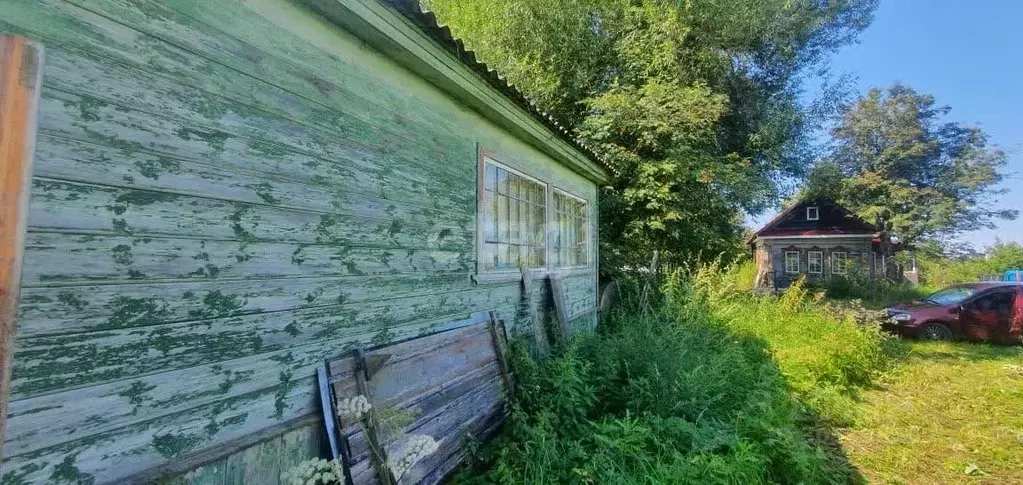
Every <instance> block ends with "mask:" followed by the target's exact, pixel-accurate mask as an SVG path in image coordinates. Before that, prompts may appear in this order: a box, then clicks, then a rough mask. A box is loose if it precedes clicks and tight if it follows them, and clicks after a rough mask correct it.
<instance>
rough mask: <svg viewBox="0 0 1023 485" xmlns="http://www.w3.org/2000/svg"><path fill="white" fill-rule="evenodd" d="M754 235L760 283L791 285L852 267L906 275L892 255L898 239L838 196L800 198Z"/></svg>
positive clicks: (859, 270)
mask: <svg viewBox="0 0 1023 485" xmlns="http://www.w3.org/2000/svg"><path fill="white" fill-rule="evenodd" d="M755 235H756V239H755V241H754V243H753V246H754V259H755V261H756V263H757V280H756V281H757V287H759V288H776V289H780V288H786V287H788V286H789V285H790V284H792V281H794V280H795V279H797V278H800V277H802V278H805V279H806V281H807V282H809V283H823V282H825V281H827V280H828V279H830V278H833V277H836V276H840V277H847V276H850V275H852V274H853V273H857V274H859V275H862V276H865V277H869V278H878V279H881V278H901V277H902V275H901V270H900V269H899V267H898V265H897V264H896V263H895V262H894V261H893V260H892V255H893V254H894V252H895V250H896V248H897V247H898V240H897V239H895V238H892V237H891V236H889V235H886V234H885V233H884V232H883V231H881V230H879V229H878V227H876V225H872V224H868V223H867V222H866V221H864V220H863V219H861V218H859V217H857V216H856V215H854V214H852V213H850V212H848V211H847V210H845V209H843V208H842V207H841V206H839V205H838V204H837V203H835V201H833V200H829V199H824V198H811V199H805V200H801V201H799V202H797V203H796V204H794V205H792V207H789V208H788V209H786V210H784V211H782V212H781V213H780V214H778V215H777V216H775V218H774V219H772V220H771V221H769V222H768V223H767V224H766V225H764V227H762V228H760V230H758V231H757V232H756V234H755Z"/></svg>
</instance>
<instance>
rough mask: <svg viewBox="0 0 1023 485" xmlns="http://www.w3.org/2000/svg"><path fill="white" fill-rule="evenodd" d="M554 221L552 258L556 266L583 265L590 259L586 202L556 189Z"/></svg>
mask: <svg viewBox="0 0 1023 485" xmlns="http://www.w3.org/2000/svg"><path fill="white" fill-rule="evenodd" d="M553 204H554V207H553V209H554V210H553V212H552V223H553V229H554V236H553V237H554V240H553V241H552V244H551V258H552V259H553V260H554V266H555V267H565V266H582V265H585V264H587V263H588V262H589V261H588V259H589V252H588V249H587V241H588V239H587V232H586V227H587V220H586V216H587V212H586V209H587V207H586V202H585V201H583V200H582V199H578V198H576V197H574V196H571V195H569V194H566V193H564V192H561V191H560V190H555V191H554V200H553Z"/></svg>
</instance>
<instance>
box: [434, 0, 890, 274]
mask: <svg viewBox="0 0 1023 485" xmlns="http://www.w3.org/2000/svg"><path fill="white" fill-rule="evenodd" d="M425 3H426V4H427V6H428V7H429V8H431V9H433V10H434V11H436V12H437V14H438V16H439V17H440V19H441V20H442V21H443V22H444V23H446V24H448V25H450V26H451V28H452V30H453V31H454V32H455V34H456V35H457V36H458V37H460V38H462V39H464V40H465V41H466V42H467V44H468V45H469V47H470V48H472V49H475V50H476V51H477V52H478V53H479V54H480V55H481V57H482V58H483V59H484V60H485V61H486V62H487V63H488V64H490V65H491V66H492V67H495V68H496V69H498V70H499V71H501V72H502V73H504V74H505V75H507V76H508V79H509V81H510V82H512V84H514V85H516V86H518V87H519V88H520V89H522V90H523V91H524V92H525V93H526V94H527V95H528V96H530V98H531V99H533V100H534V101H535V102H536V103H538V105H540V106H541V107H543V108H544V109H546V110H547V111H549V112H550V113H552V114H553V115H554V116H555V117H556V118H558V119H559V120H560V121H562V122H563V123H564V124H566V125H567V126H569V127H570V129H572V130H573V131H574V132H576V133H577V134H578V136H579V137H580V138H582V139H583V140H584V141H586V142H587V143H588V144H589V145H591V146H592V147H594V148H595V149H596V150H597V151H598V152H600V153H602V154H603V155H604V156H605V157H606V159H607V160H608V161H609V162H610V163H612V164H613V165H615V166H616V167H617V168H618V169H619V170H620V171H621V176H620V177H617V178H616V180H615V181H614V183H613V184H612V186H611V187H609V188H607V189H606V190H605V192H604V193H603V194H602V197H601V218H600V220H601V256H602V258H604V261H603V262H602V264H601V267H602V269H608V268H616V267H623V266H636V265H640V264H643V263H645V262H646V261H648V260H649V258H650V255H651V253H652V252H653V250H659V251H661V253H662V255H663V257H664V259H662V260H666V261H669V262H670V261H672V260H684V259H690V258H692V257H693V256H694V255H697V254H703V255H704V257H707V258H713V257H716V255H717V254H718V253H720V252H722V251H729V250H735V249H737V248H738V240H739V235H740V233H741V227H740V225H739V221H740V214H741V211H750V212H757V211H760V210H762V209H764V208H765V207H766V206H768V205H769V204H770V203H772V202H773V200H774V199H775V198H776V197H777V181H778V180H781V179H782V178H785V177H793V176H797V177H798V176H802V175H804V174H805V172H806V169H807V167H808V166H809V164H810V161H811V160H812V155H813V153H812V152H811V151H810V150H808V149H807V147H809V146H810V145H811V143H809V141H808V137H807V135H808V133H809V131H810V129H811V128H813V127H814V121H813V119H812V114H813V113H812V111H811V110H808V109H807V108H806V107H804V106H802V105H801V104H800V102H799V100H798V96H799V86H800V80H801V79H802V78H803V76H804V75H806V74H807V73H809V72H811V70H812V69H814V68H816V67H819V66H820V65H821V62H822V61H823V59H824V58H825V56H826V55H827V54H828V53H829V52H831V51H832V50H833V49H835V48H837V47H838V46H841V45H844V44H847V43H849V42H851V41H852V40H853V39H854V37H855V35H856V34H857V33H858V32H859V31H860V30H862V29H863V28H864V27H865V26H866V25H867V24H868V23H869V21H870V18H871V15H872V13H873V10H874V8H875V6H876V0H725V1H717V2H689V1H682V0H678V1H665V0H562V1H556V2H552V1H549V0H427V1H426V2H425Z"/></svg>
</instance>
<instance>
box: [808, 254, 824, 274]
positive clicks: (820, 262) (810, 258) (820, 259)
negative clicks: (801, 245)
mask: <svg viewBox="0 0 1023 485" xmlns="http://www.w3.org/2000/svg"><path fill="white" fill-rule="evenodd" d="M814 255H817V271H814V267H813V265H814V261H813V256H814ZM806 272H807V273H808V274H824V251H807V252H806Z"/></svg>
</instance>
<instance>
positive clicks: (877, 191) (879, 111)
mask: <svg viewBox="0 0 1023 485" xmlns="http://www.w3.org/2000/svg"><path fill="white" fill-rule="evenodd" d="M948 113H949V108H948V107H947V106H939V105H938V104H937V103H936V101H935V99H934V97H933V96H931V95H929V94H921V93H917V92H916V91H915V90H913V89H912V88H910V87H908V86H904V85H900V84H896V85H893V86H891V87H888V88H886V89H876V88H875V89H872V90H870V91H869V92H868V93H866V94H865V95H863V96H861V97H860V98H859V99H857V100H856V101H855V102H854V103H851V104H849V105H848V106H846V107H845V108H844V110H843V113H842V116H841V121H840V123H839V124H838V126H837V127H836V128H835V129H834V130H833V131H832V136H833V140H834V145H833V148H832V150H831V151H830V153H829V154H828V156H827V157H826V158H825V159H824V160H823V161H822V162H821V163H820V164H818V165H817V166H816V167H815V168H814V169H813V171H812V172H811V174H810V176H809V184H808V187H809V190H810V191H812V192H815V193H818V194H822V195H828V196H831V197H833V198H835V199H837V200H839V202H841V203H842V204H843V205H844V206H845V207H847V208H849V209H850V210H853V211H854V212H856V213H857V214H859V215H860V216H862V217H864V218H865V219H867V220H869V221H874V220H876V219H877V218H878V217H881V218H883V219H885V220H886V221H887V222H889V223H890V224H891V227H892V230H893V231H894V232H895V234H897V235H899V236H900V237H901V238H902V239H903V240H904V241H906V242H910V243H913V242H923V241H924V240H928V239H930V240H934V239H939V238H940V239H943V240H949V239H950V238H953V237H954V236H956V235H958V234H961V233H963V232H965V231H971V230H975V229H980V228H985V227H993V224H994V222H995V221H997V220H1000V219H1013V218H1015V217H1016V216H1017V215H1018V211H1014V210H995V209H992V208H991V207H992V202H993V199H994V198H995V197H996V196H998V195H999V194H1001V193H1003V192H1004V190H1000V189H999V188H998V186H999V183H1000V182H1001V181H1002V180H1003V177H1004V176H1003V174H1002V168H1003V167H1004V165H1005V153H1003V152H1002V151H1001V150H997V149H993V148H991V147H989V146H988V137H987V135H986V134H985V133H984V132H983V131H982V130H981V129H980V128H978V127H975V126H966V125H963V124H960V123H956V122H952V121H946V120H945V116H946V115H947V114H948Z"/></svg>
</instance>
